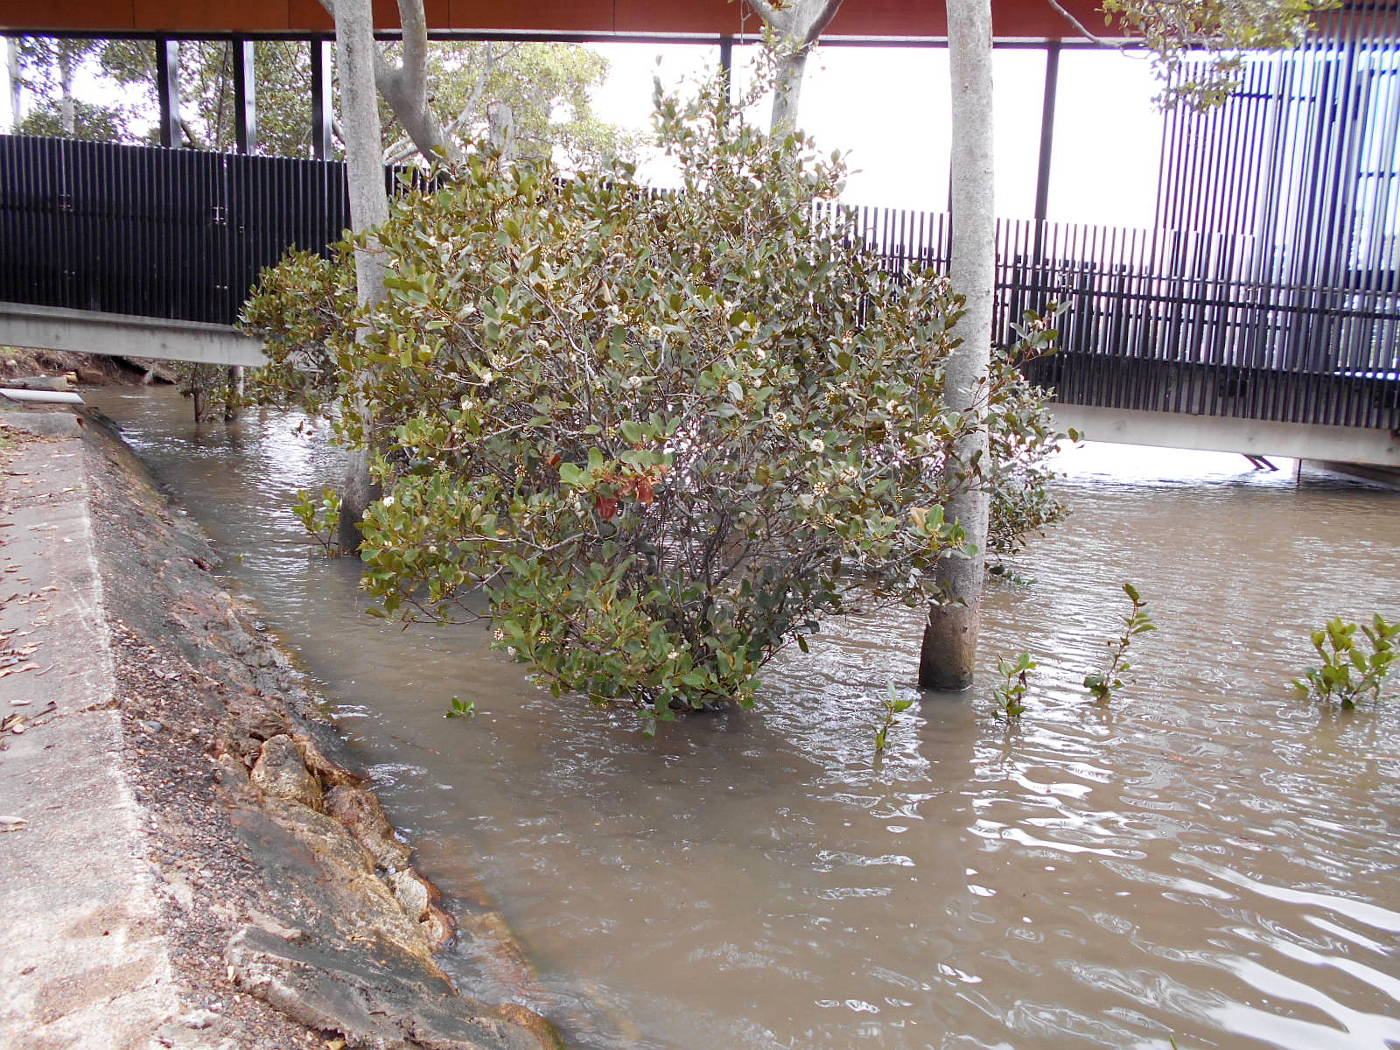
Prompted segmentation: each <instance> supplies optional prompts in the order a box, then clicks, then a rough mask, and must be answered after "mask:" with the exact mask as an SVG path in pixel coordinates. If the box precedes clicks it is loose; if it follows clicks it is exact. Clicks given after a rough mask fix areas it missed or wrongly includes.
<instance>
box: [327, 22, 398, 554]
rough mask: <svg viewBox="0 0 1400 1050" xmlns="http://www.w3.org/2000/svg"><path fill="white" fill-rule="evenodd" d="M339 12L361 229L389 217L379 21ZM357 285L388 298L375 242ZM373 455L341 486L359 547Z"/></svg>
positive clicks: (356, 459) (355, 212)
mask: <svg viewBox="0 0 1400 1050" xmlns="http://www.w3.org/2000/svg"><path fill="white" fill-rule="evenodd" d="M334 13H335V49H336V64H337V66H338V67H339V69H338V72H339V75H340V116H341V121H342V126H343V128H344V132H345V167H346V176H347V182H348V183H349V188H350V227H351V229H352V230H353V231H354V232H355V233H361V232H362V231H364V230H368V229H370V228H371V227H374V226H379V225H381V224H383V223H384V222H386V221H388V218H389V197H388V194H387V192H386V191H385V188H384V165H383V164H382V163H381V161H380V150H381V149H383V143H382V142H381V137H382V136H381V130H380V126H379V100H378V98H377V96H376V94H375V83H374V79H375V78H374V62H375V56H376V53H377V51H376V45H375V43H374V21H373V13H372V11H371V8H370V0H336V3H335V12H334ZM355 288H356V298H357V299H358V301H359V303H360V305H362V306H363V305H365V304H367V303H377V302H379V301H380V300H381V299H383V298H384V264H383V261H382V260H381V258H380V256H379V254H378V253H377V252H375V251H374V250H373V245H372V244H371V245H368V246H367V247H366V248H361V249H358V250H357V251H356V252H355ZM361 334H362V335H363V333H361ZM356 407H362V406H356ZM369 458H370V457H369V453H368V451H361V452H357V453H355V454H353V455H352V456H351V458H350V463H349V464H348V466H347V470H346V477H345V482H344V485H343V487H342V490H341V520H340V540H341V544H342V545H343V546H345V547H346V548H347V549H350V550H354V549H355V548H357V547H358V546H359V543H360V530H359V525H360V521H361V520H362V519H363V518H364V513H365V508H366V507H368V506H369V505H370V503H371V502H373V500H374V499H375V498H377V494H376V493H375V492H374V486H373V483H372V482H371V480H370V476H369Z"/></svg>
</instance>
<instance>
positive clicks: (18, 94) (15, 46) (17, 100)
mask: <svg viewBox="0 0 1400 1050" xmlns="http://www.w3.org/2000/svg"><path fill="white" fill-rule="evenodd" d="M5 51H6V56H5V68H6V70H7V72H8V74H9V79H10V131H11V133H14V132H16V131H18V130H19V122H20V121H21V120H22V119H24V118H23V114H21V113H20V108H21V107H22V106H23V105H24V95H23V91H24V88H23V85H22V84H21V81H20V68H19V41H18V40H16V39H15V38H14V37H6V38H5Z"/></svg>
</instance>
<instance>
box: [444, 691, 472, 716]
mask: <svg viewBox="0 0 1400 1050" xmlns="http://www.w3.org/2000/svg"><path fill="white" fill-rule="evenodd" d="M442 717H443V718H475V717H476V701H475V700H463V699H462V698H461V697H459V696H454V697H453V698H452V700H451V702H450V703H449V706H448V708H447V714H445V715H443V716H442Z"/></svg>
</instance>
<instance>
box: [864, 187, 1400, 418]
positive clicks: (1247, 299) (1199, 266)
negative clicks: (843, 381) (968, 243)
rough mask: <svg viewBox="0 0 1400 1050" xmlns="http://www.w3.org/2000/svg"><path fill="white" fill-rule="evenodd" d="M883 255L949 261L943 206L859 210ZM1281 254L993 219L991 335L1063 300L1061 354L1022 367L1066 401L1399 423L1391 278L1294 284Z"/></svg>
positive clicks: (1237, 238) (1395, 297)
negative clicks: (994, 296) (994, 268)
mask: <svg viewBox="0 0 1400 1050" xmlns="http://www.w3.org/2000/svg"><path fill="white" fill-rule="evenodd" d="M856 214H857V220H858V224H859V227H860V229H861V230H862V231H863V233H864V237H865V239H866V241H867V243H868V244H870V245H871V246H872V247H874V248H875V249H876V250H877V251H878V252H879V253H881V254H882V255H884V256H885V257H886V258H887V259H889V260H890V263H891V265H894V266H906V265H911V264H915V263H923V264H926V265H933V266H935V267H939V268H944V267H946V265H947V262H948V259H949V255H950V247H951V235H952V224H951V221H950V220H949V217H948V216H947V215H946V214H932V213H927V212H913V211H896V210H890V209H881V208H859V209H856ZM1290 254H1291V253H1290V249H1288V248H1287V247H1286V246H1283V245H1279V244H1275V243H1264V242H1261V241H1259V240H1257V239H1255V238H1251V237H1245V236H1241V235H1230V234H1221V233H1212V232H1202V231H1191V230H1166V229H1151V230H1149V229H1125V228H1120V227H1110V226H1084V225H1071V224H1068V223H1052V222H1041V223H1037V222H1033V221H1029V220H1002V221H1000V222H999V223H998V224H997V285H998V289H997V292H998V294H997V307H996V309H997V313H996V326H997V331H998V337H999V339H1000V340H1001V341H1002V342H1003V343H1004V344H1009V343H1010V342H1012V341H1013V340H1014V338H1015V332H1014V328H1013V326H1014V325H1015V324H1017V323H1019V322H1020V321H1021V319H1022V317H1023V315H1024V313H1025V311H1027V310H1034V311H1043V310H1044V309H1045V308H1046V306H1047V304H1049V303H1051V302H1059V303H1065V304H1067V305H1068V307H1069V309H1068V311H1067V312H1066V313H1065V314H1064V315H1063V316H1061V317H1060V318H1059V321H1058V324H1057V326H1058V328H1059V331H1060V338H1059V340H1058V343H1059V347H1060V350H1059V352H1057V353H1056V354H1054V355H1053V356H1051V357H1047V358H1043V359H1041V360H1039V361H1035V362H1032V363H1031V364H1030V365H1029V366H1028V368H1027V371H1028V373H1029V374H1030V375H1031V377H1032V378H1033V379H1035V380H1036V381H1037V382H1040V383H1043V384H1045V385H1048V386H1052V387H1054V389H1055V393H1056V399H1057V400H1059V401H1062V402H1066V403H1069V404H1078V405H1094V406H1101V407H1105V408H1124V409H1138V410H1147V411H1163V412H1183V413H1190V414H1198V415H1213V416H1230V417H1235V418H1246V419H1266V420H1276V421H1281V422H1292V423H1319V424H1328V425H1336V426H1351V427H1383V428H1395V427H1398V426H1400V287H1397V286H1396V284H1395V274H1394V273H1393V272H1391V271H1389V270H1386V269H1384V268H1376V267H1373V268H1370V269H1367V270H1354V271H1350V272H1347V273H1345V274H1344V275H1343V276H1342V279H1341V280H1340V281H1339V283H1337V284H1335V285H1315V284H1290V283H1287V282H1286V281H1285V280H1283V279H1281V278H1277V277H1276V278H1273V279H1267V278H1266V279H1261V278H1260V276H1259V275H1260V274H1265V275H1275V274H1285V273H1288V272H1289V270H1290V267H1289V265H1288V263H1289V262H1291V259H1290V258H1289V256H1290Z"/></svg>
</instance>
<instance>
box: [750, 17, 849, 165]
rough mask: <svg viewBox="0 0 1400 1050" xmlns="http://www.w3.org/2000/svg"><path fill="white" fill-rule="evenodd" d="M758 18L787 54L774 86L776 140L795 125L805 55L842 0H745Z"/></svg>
mask: <svg viewBox="0 0 1400 1050" xmlns="http://www.w3.org/2000/svg"><path fill="white" fill-rule="evenodd" d="M748 2H749V4H750V5H751V6H752V7H753V9H754V11H756V12H757V13H758V17H759V18H761V19H763V24H764V25H766V26H767V27H768V28H769V29H770V30H772V32H773V34H774V35H775V36H777V37H778V39H779V40H781V41H782V42H783V44H784V46H785V48H786V49H787V53H786V54H784V55H783V56H782V58H780V59H779V60H778V70H777V74H778V79H777V83H775V84H774V85H773V116H772V118H771V120H770V121H769V124H768V129H769V131H770V132H771V133H772V135H773V137H774V138H775V139H776V138H778V137H779V136H780V135H789V134H791V133H792V132H793V131H794V130H796V128H797V106H798V103H799V102H800V101H801V99H802V74H803V73H804V72H805V71H806V69H807V55H808V53H809V52H811V50H812V45H813V44H815V43H816V42H817V38H818V37H820V36H821V35H822V33H824V32H825V31H826V27H827V26H828V25H830V24H831V20H832V19H833V18H835V17H836V12H837V11H839V10H840V9H841V0H786V2H784V3H782V4H775V3H773V2H772V0H748Z"/></svg>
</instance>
